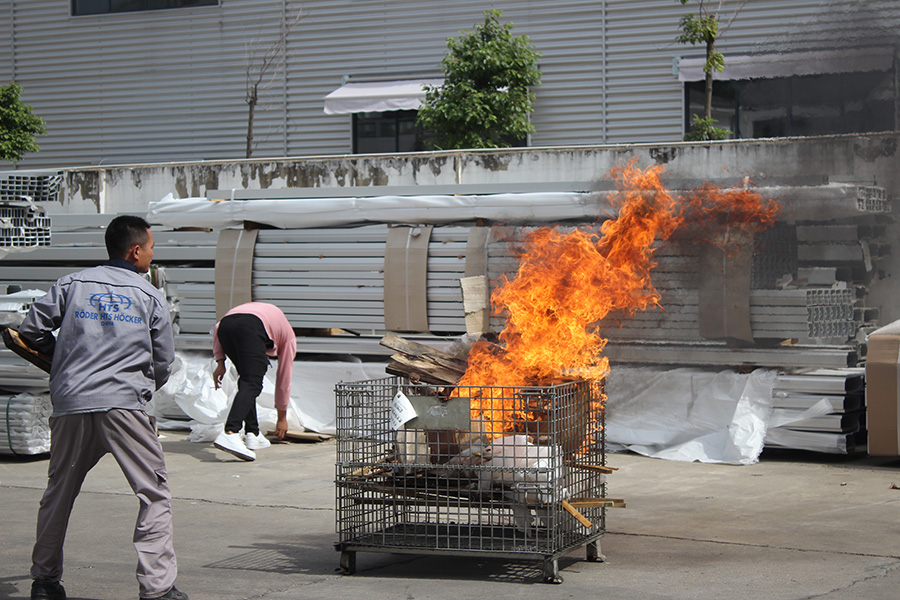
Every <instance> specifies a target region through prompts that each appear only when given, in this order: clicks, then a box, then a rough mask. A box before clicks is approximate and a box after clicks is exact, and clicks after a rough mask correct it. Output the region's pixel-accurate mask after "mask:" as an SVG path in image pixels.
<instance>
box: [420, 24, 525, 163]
mask: <svg viewBox="0 0 900 600" xmlns="http://www.w3.org/2000/svg"><path fill="white" fill-rule="evenodd" d="M501 15H502V12H501V11H499V10H486V11H484V24H483V25H475V27H474V30H473V31H470V32H467V33H464V34H463V35H462V36H461V37H460V38H458V39H453V38H450V39H448V40H447V48H448V53H447V55H446V56H445V57H444V60H443V61H442V62H441V67H442V70H443V72H444V84H443V85H442V86H440V87H438V86H427V87H426V88H425V91H426V95H425V102H424V104H423V106H422V108H420V109H419V115H418V119H419V124H420V125H421V126H422V127H423V128H424V129H426V130H429V131H431V132H433V134H434V139H433V140H430V145H431V146H432V147H433V148H437V149H444V150H446V149H452V148H505V147H508V146H509V145H510V140H511V139H515V138H519V137H522V136H524V135H526V134H528V133H530V132H533V131H534V126H533V125H532V124H531V121H530V120H529V115H530V114H531V113H532V112H534V98H535V95H534V92H532V91H531V88H532V87H533V86H536V85H539V84H540V81H541V72H540V70H539V69H538V67H537V61H538V59H539V58H540V57H541V54H540V52H538V51H537V50H536V49H535V48H534V46H533V44H532V42H531V40H530V39H529V38H528V36H524V35H522V36H518V37H513V35H512V32H511V31H512V29H513V25H512V24H510V23H507V24H501V23H500V17H501Z"/></svg>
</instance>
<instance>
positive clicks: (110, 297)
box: [19, 215, 187, 600]
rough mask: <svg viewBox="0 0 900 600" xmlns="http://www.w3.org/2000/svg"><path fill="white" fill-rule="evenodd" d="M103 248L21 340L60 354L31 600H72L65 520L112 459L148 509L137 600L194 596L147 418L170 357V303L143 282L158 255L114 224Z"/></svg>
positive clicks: (38, 310)
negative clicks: (183, 571)
mask: <svg viewBox="0 0 900 600" xmlns="http://www.w3.org/2000/svg"><path fill="white" fill-rule="evenodd" d="M106 249H107V253H108V254H109V260H108V261H107V262H106V263H104V264H103V265H101V266H99V267H93V268H90V269H85V270H84V271H81V272H78V273H75V274H72V275H67V276H65V277H62V278H60V279H59V280H58V281H57V282H56V283H55V284H54V285H53V286H52V287H51V288H50V291H49V292H48V293H47V295H46V296H44V297H43V298H41V299H39V300H37V301H35V302H34V304H33V305H32V307H31V310H30V311H29V312H28V315H27V316H26V317H25V321H24V322H23V323H22V324H21V326H20V327H19V335H20V336H21V337H22V338H23V339H24V340H26V341H27V342H29V343H30V344H31V345H32V346H33V347H34V348H35V349H36V350H39V351H41V352H44V353H45V354H49V355H52V356H53V363H52V367H51V369H50V397H51V400H52V402H53V414H52V415H51V417H50V444H51V446H50V466H49V470H48V482H47V489H46V491H45V492H44V496H43V498H41V504H40V509H39V510H38V520H37V541H36V543H35V545H34V551H33V553H32V567H31V576H32V578H33V579H34V581H33V583H32V587H31V597H32V599H43V598H49V599H64V598H65V597H66V592H65V589H63V587H62V584H61V583H60V579H61V578H62V573H63V542H64V541H65V536H66V528H67V525H68V522H69V515H70V514H71V512H72V506H73V504H74V502H75V497H76V496H77V495H78V492H79V491H80V490H81V484H82V483H83V482H84V478H85V476H86V475H87V473H88V471H89V470H90V469H91V468H92V467H93V466H94V465H96V464H97V461H99V460H100V458H101V457H102V456H103V455H104V454H106V453H107V452H109V453H111V454H112V455H113V457H114V458H115V460H116V462H117V463H118V464H119V468H121V469H122V472H123V473H124V475H125V478H126V479H127V480H128V483H129V484H130V485H131V488H132V490H133V491H134V494H135V496H137V498H138V499H139V500H140V502H141V505H140V510H139V512H138V520H137V523H136V525H135V528H134V547H135V550H137V554H138V564H137V580H138V585H139V596H140V598H142V599H150V598H164V599H166V600H171V599H176V600H187V595H186V594H184V593H183V592H180V591H179V590H178V589H177V588H176V587H175V576H176V575H177V566H176V562H175V551H174V549H173V545H172V506H171V504H172V502H171V498H172V497H171V493H170V491H169V487H168V484H167V483H166V478H167V475H166V463H165V458H164V457H163V451H162V446H161V445H160V443H159V438H158V437H157V433H156V423H155V420H154V419H153V418H152V417H150V416H148V415H147V413H146V412H145V411H144V408H145V406H146V404H147V402H149V401H150V400H151V398H152V397H153V392H154V391H155V390H157V389H159V388H160V387H161V386H162V385H163V384H164V383H165V382H166V380H168V378H169V373H170V369H171V364H172V360H173V358H174V354H175V348H174V342H173V338H172V325H171V322H170V320H169V308H168V304H167V303H166V299H165V296H164V295H163V294H162V293H161V292H160V291H159V290H158V289H156V288H155V287H153V286H152V285H150V283H149V282H148V281H147V280H146V279H145V278H144V277H142V276H141V274H142V273H146V272H147V271H148V270H149V269H150V261H151V260H152V259H153V234H152V233H151V232H150V225H149V224H148V223H147V221H145V220H144V219H142V218H140V217H135V216H127V215H126V216H120V217H116V218H115V219H113V220H112V221H111V222H110V224H109V226H108V227H107V229H106ZM57 329H58V330H59V332H58V335H57V336H56V338H54V336H53V333H52V332H53V331H54V330H57Z"/></svg>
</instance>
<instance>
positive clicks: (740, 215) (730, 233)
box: [683, 183, 781, 256]
mask: <svg viewBox="0 0 900 600" xmlns="http://www.w3.org/2000/svg"><path fill="white" fill-rule="evenodd" d="M683 214H684V216H685V229H687V230H688V231H689V235H690V237H691V239H693V240H694V241H696V242H700V243H706V244H713V245H715V246H718V247H719V248H720V249H721V250H722V251H724V252H725V253H727V254H728V255H729V256H733V255H734V254H736V253H738V252H740V250H741V240H743V239H747V237H748V234H749V235H754V234H757V233H759V232H760V231H763V230H764V229H768V228H769V227H771V226H772V225H774V224H775V220H776V219H777V218H778V215H779V214H781V206H780V205H779V204H778V203H777V202H776V201H775V200H772V199H769V200H765V201H764V200H763V198H762V196H761V195H760V194H759V193H758V192H756V191H755V190H752V189H747V188H744V189H731V190H723V189H720V188H718V187H717V186H715V185H713V184H711V183H704V184H703V185H701V186H700V187H699V188H697V189H695V190H693V191H691V192H690V193H689V194H688V195H687V197H686V198H685V207H684V210H683Z"/></svg>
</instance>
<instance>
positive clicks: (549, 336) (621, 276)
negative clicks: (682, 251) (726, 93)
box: [459, 160, 778, 435]
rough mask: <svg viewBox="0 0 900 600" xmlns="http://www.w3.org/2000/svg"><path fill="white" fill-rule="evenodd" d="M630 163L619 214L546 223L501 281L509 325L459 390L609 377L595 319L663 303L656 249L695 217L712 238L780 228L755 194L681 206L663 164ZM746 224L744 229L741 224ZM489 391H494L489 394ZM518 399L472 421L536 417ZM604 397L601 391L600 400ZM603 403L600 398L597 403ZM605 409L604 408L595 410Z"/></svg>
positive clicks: (477, 412)
mask: <svg viewBox="0 0 900 600" xmlns="http://www.w3.org/2000/svg"><path fill="white" fill-rule="evenodd" d="M634 162H635V161H634V160H632V161H630V162H629V163H628V164H627V165H626V166H625V167H617V168H614V169H612V170H611V171H610V173H609V175H608V177H609V178H612V179H614V180H615V182H616V188H617V191H616V192H614V193H612V194H610V195H609V200H610V203H611V204H612V206H613V207H615V208H617V209H618V216H617V217H616V218H614V219H609V220H607V221H605V222H604V223H603V224H602V226H601V227H600V229H599V232H598V231H597V230H596V228H594V227H577V228H574V229H571V230H563V229H562V228H560V227H541V228H538V229H535V230H534V231H532V232H530V233H528V234H527V235H526V237H525V239H524V243H523V246H524V251H523V252H522V255H521V257H520V263H519V268H518V271H517V272H516V275H515V277H514V278H513V279H508V278H506V277H505V276H503V277H501V278H500V280H499V282H498V285H497V286H496V287H495V289H494V292H493V293H492V295H491V307H492V309H493V311H494V312H495V314H502V315H503V316H504V318H505V326H504V329H503V331H502V332H501V333H500V344H499V345H495V344H491V343H488V342H476V343H475V344H474V345H473V346H472V348H471V349H470V351H469V356H468V366H467V370H466V373H465V375H464V376H463V378H462V379H461V380H460V381H459V386H461V387H464V386H486V387H485V388H484V389H483V392H484V391H487V390H490V389H491V386H496V387H523V386H534V385H546V384H547V383H549V382H552V381H554V380H559V379H565V378H578V379H586V380H589V381H592V382H595V385H596V382H599V381H600V380H601V379H602V377H603V376H605V375H606V373H607V372H608V371H609V359H608V358H607V357H605V356H603V349H604V347H605V345H606V342H607V340H606V339H605V338H604V337H603V336H602V335H601V333H600V331H599V330H598V327H597V325H596V323H597V322H598V321H601V320H602V319H604V318H605V317H606V316H607V315H609V313H610V312H613V311H618V312H619V313H621V314H623V315H624V316H626V317H628V316H631V315H633V314H634V313H635V312H636V311H638V310H645V309H647V308H648V307H652V306H659V300H660V294H659V293H658V292H657V290H656V288H655V286H654V285H653V282H652V280H651V278H650V272H651V270H652V269H653V268H654V267H655V266H656V262H655V260H654V258H653V254H654V251H655V245H657V244H658V242H659V241H662V240H666V239H668V238H669V236H670V235H672V233H673V232H675V231H676V230H677V229H678V228H680V227H682V226H683V225H684V224H685V219H689V220H690V222H691V223H692V224H694V225H692V226H693V227H698V226H701V225H703V224H705V225H706V226H707V227H708V226H710V225H712V226H713V228H712V229H711V230H709V231H706V232H705V236H706V237H707V238H708V239H709V240H713V241H715V240H720V239H721V238H722V234H721V232H722V231H725V230H727V228H728V227H734V226H736V223H738V224H740V223H743V224H745V225H746V226H747V227H751V228H756V229H755V231H759V230H761V229H763V228H765V227H768V226H770V225H771V224H772V223H774V220H775V218H776V216H777V214H778V207H777V205H776V204H775V203H774V202H773V201H771V200H770V201H769V202H768V204H767V203H763V202H762V201H761V197H760V196H759V195H758V194H756V195H755V196H754V192H751V191H749V190H737V191H731V190H729V191H724V192H723V191H721V190H718V189H717V188H715V187H714V186H711V185H705V186H703V187H701V188H699V189H698V190H696V191H695V192H694V193H692V194H691V195H690V196H689V197H688V199H687V201H686V202H685V201H683V199H680V198H678V197H676V196H674V195H673V194H672V193H671V192H669V191H668V190H666V188H665V187H664V186H663V184H662V182H661V181H660V174H661V173H662V171H663V167H662V166H659V165H657V166H651V167H648V168H647V169H644V170H641V169H639V168H636V167H635V166H634ZM737 226H740V225H737ZM487 393H489V394H492V393H493V392H487ZM517 396H518V395H516V394H508V393H502V392H497V394H496V396H495V397H482V398H480V399H475V398H473V399H472V418H473V420H477V421H479V422H480V423H482V427H483V429H484V433H488V434H494V435H497V434H501V433H504V432H505V431H509V427H510V425H509V424H510V423H516V422H521V421H525V420H529V419H536V418H539V417H536V416H535V415H531V414H529V412H528V407H526V406H524V404H522V403H521V402H520V401H517V400H515V398H516V397H517ZM597 396H599V394H598V395H597ZM599 402H602V398H599ZM592 410H599V405H597V406H595V407H593V408H592Z"/></svg>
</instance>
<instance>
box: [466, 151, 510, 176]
mask: <svg viewBox="0 0 900 600" xmlns="http://www.w3.org/2000/svg"><path fill="white" fill-rule="evenodd" d="M474 159H475V163H476V164H478V165H479V166H481V167H482V168H483V169H485V170H487V171H495V172H496V171H506V170H508V169H509V163H510V162H512V155H511V154H479V155H476V156H475V157H474Z"/></svg>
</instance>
